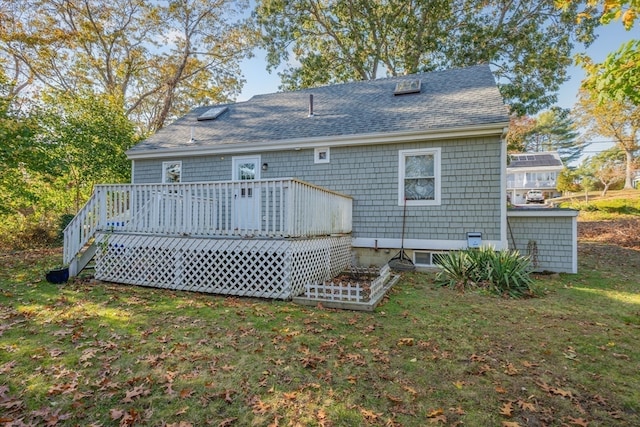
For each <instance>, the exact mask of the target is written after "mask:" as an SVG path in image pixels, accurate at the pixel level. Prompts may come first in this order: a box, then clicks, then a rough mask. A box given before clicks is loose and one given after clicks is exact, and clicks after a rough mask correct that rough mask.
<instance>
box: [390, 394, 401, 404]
mask: <svg viewBox="0 0 640 427" xmlns="http://www.w3.org/2000/svg"><path fill="white" fill-rule="evenodd" d="M386 396H387V399H389V401H390V402H391V403H394V404H396V405H401V404H402V403H404V402H403V400H402V399H401V398H399V397H397V396H392V395H390V394H387V395H386Z"/></svg>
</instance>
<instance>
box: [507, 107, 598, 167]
mask: <svg viewBox="0 0 640 427" xmlns="http://www.w3.org/2000/svg"><path fill="white" fill-rule="evenodd" d="M511 122H512V123H511V126H510V128H509V133H508V134H507V145H508V147H509V148H510V149H512V150H513V151H517V152H540V151H557V152H558V153H559V154H560V158H561V159H562V161H563V162H564V163H565V164H567V163H570V162H572V161H574V160H576V159H578V158H579V157H580V156H581V155H582V151H583V150H584V148H585V147H586V146H587V143H586V142H584V141H583V140H578V139H577V138H578V132H576V129H575V125H574V123H573V120H572V119H571V116H570V115H569V110H566V109H562V108H558V107H553V108H551V109H549V110H546V111H543V112H541V113H540V114H538V115H537V116H536V117H533V118H532V117H529V116H524V117H521V118H515V119H512V120H511Z"/></svg>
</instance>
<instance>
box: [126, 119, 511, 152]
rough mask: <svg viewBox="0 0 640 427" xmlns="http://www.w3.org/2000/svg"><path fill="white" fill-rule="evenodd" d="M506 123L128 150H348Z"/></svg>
mask: <svg viewBox="0 0 640 427" xmlns="http://www.w3.org/2000/svg"><path fill="white" fill-rule="evenodd" d="M508 125H509V124H508V123H506V122H505V123H492V124H488V125H478V126H468V127H461V128H450V129H433V130H427V131H424V130H423V131H412V132H396V133H372V134H358V135H329V136H322V137H315V138H294V139H286V140H276V141H264V142H256V141H253V142H247V143H226V144H225V143H218V144H212V145H201V146H193V145H191V146H176V147H165V148H154V149H146V150H128V151H127V152H126V154H127V158H128V159H129V160H135V159H161V158H167V157H172V158H175V157H185V156H208V155H220V154H225V155H231V154H247V153H255V152H268V151H285V150H294V151H298V150H301V149H303V148H304V149H310V148H322V147H327V146H331V147H347V146H358V145H377V144H399V143H405V142H416V141H434V140H443V139H457V138H481V137H486V136H497V135H502V134H503V133H504V129H505V128H506V126H508Z"/></svg>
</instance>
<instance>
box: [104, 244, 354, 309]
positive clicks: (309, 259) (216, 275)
mask: <svg viewBox="0 0 640 427" xmlns="http://www.w3.org/2000/svg"><path fill="white" fill-rule="evenodd" d="M96 242H97V245H98V250H97V253H96V274H95V277H96V279H98V280H104V281H110V282H116V283H126V284H132V285H141V286H151V287H158V288H166V289H175V290H184V291H196V292H208V293H215V294H223V295H237V296H251V297H260V298H275V299H290V298H292V297H294V296H297V295H299V294H301V293H302V292H303V291H304V286H305V284H307V283H321V282H324V281H326V280H329V279H331V278H332V277H335V276H336V275H338V274H339V273H340V272H341V271H343V270H344V269H345V268H347V267H348V266H349V264H350V262H351V237H349V236H340V237H317V238H312V239H299V240H298V239H296V240H293V239H291V240H288V239H212V238H199V239H198V238H190V237H157V236H148V235H128V234H108V233H99V234H98V235H97V236H96Z"/></svg>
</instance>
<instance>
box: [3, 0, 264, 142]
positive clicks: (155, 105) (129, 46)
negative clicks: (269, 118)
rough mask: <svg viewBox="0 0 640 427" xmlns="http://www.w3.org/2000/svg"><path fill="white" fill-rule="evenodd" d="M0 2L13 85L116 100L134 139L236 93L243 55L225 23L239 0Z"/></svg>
mask: <svg viewBox="0 0 640 427" xmlns="http://www.w3.org/2000/svg"><path fill="white" fill-rule="evenodd" d="M0 1H1V2H2V8H3V9H2V10H4V11H5V12H4V14H3V15H2V16H1V17H0V19H1V20H2V21H1V27H0V28H2V31H0V51H1V52H2V53H3V56H4V59H5V60H4V65H5V67H7V68H11V71H12V74H13V75H15V76H16V78H15V80H16V81H21V82H27V83H28V82H36V83H37V86H39V87H49V88H51V89H53V90H61V91H67V92H70V93H80V94H81V93H83V91H90V92H93V93H104V94H106V95H108V96H111V97H114V98H120V99H122V100H123V106H124V108H126V111H127V115H128V116H129V117H130V118H132V119H135V120H137V121H138V122H139V124H140V126H141V128H142V130H143V131H148V130H157V129H159V128H160V127H162V126H163V125H164V123H166V121H168V120H171V119H173V118H175V117H177V116H179V115H182V114H183V113H185V112H186V110H188V109H189V108H190V107H192V105H193V104H194V103H199V102H205V101H206V102H226V101H228V100H229V99H230V97H232V96H234V95H236V94H237V93H238V92H239V90H240V87H241V84H242V80H241V78H240V77H239V76H240V71H239V62H240V61H241V60H242V59H243V58H245V57H247V56H248V55H250V49H251V48H252V47H253V41H254V37H253V35H252V32H251V29H250V27H249V26H248V24H247V23H246V22H245V21H243V20H242V19H241V18H237V19H234V17H235V16H236V15H237V14H238V13H239V12H241V11H242V10H244V8H246V7H247V3H246V2H244V1H242V2H236V1H231V0H216V1H207V0H165V1H152V0H109V1H107V0H46V1H45V0H10V1H9V0H0ZM178 94H179V95H180V96H179V99H180V100H181V101H180V102H178V101H176V100H177V99H178V97H177V95H178Z"/></svg>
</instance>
